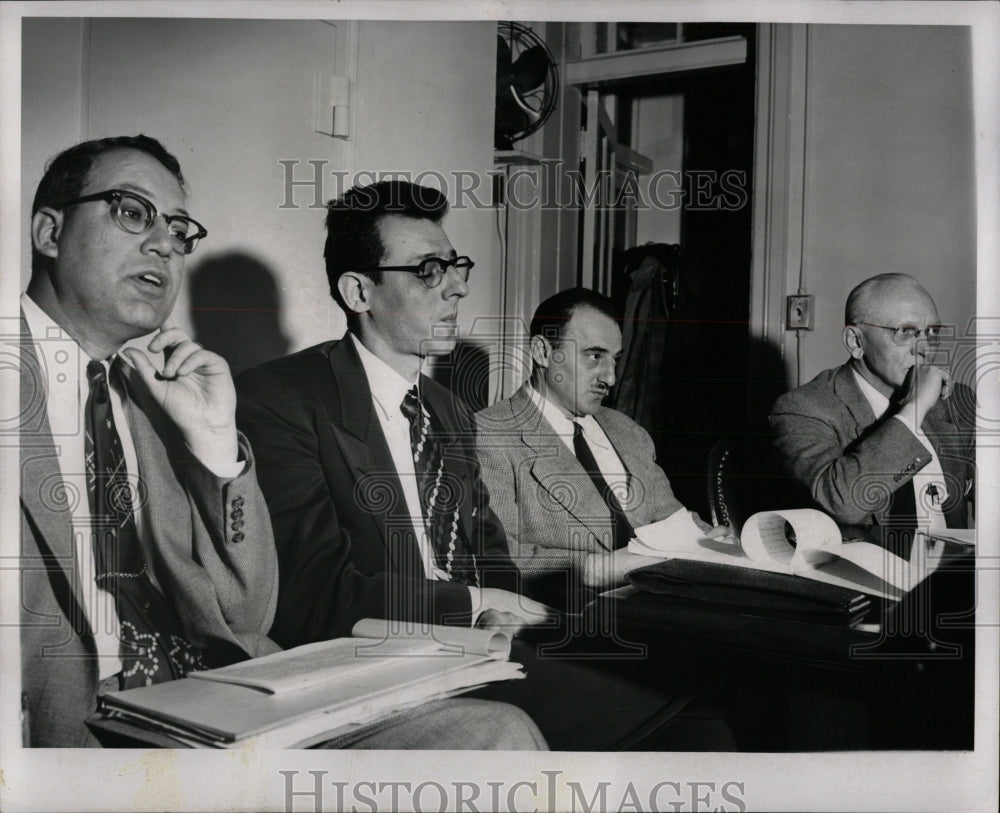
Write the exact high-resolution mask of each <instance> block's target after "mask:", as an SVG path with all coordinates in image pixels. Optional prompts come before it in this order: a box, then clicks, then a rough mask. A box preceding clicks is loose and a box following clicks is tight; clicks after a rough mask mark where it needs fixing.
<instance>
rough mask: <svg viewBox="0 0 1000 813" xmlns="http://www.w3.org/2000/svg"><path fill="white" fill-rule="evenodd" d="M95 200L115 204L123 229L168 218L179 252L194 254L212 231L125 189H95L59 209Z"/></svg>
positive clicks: (134, 230) (141, 228)
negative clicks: (167, 212) (159, 207)
mask: <svg viewBox="0 0 1000 813" xmlns="http://www.w3.org/2000/svg"><path fill="white" fill-rule="evenodd" d="M92 200H103V201H105V202H107V203H110V204H111V219H112V220H113V221H114V222H115V225H116V226H118V227H119V228H120V229H122V230H123V231H127V232H129V233H130V234H142V233H143V232H147V231H149V230H150V229H151V228H152V227H153V221H155V220H156V218H157V217H162V218H163V219H164V220H165V221H166V222H167V232H168V233H169V235H170V247H171V248H172V249H173V250H174V253H176V254H190V253H191V252H192V251H194V250H195V249H196V248H197V247H198V241H199V240H200V239H201V238H202V237H206V236H207V235H208V232H207V231H205V227H204V226H202V225H201V223H199V222H198V221H197V220H192V219H191V218H190V217H188V216H187V215H167V214H163V212H158V211H156V207H155V206H154V205H153V204H152V203H150V202H149V201H148V200H146V198H144V197H143V196H142V195H139V194H137V193H135V192H129V191H127V190H125V189H108V190H106V191H104V192H94V193H93V194H92V195H84V196H83V197H79V198H75V199H74V200H67V201H65V202H63V203H60V204H58V205H56V206H55V207H54V208H56V209H65V208H66V207H67V206H75V205H76V204H78V203H88V202H90V201H92Z"/></svg>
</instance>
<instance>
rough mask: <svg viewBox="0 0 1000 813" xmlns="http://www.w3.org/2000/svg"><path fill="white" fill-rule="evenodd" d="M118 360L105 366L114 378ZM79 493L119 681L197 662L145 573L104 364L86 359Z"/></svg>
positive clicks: (134, 496) (157, 676) (159, 676)
mask: <svg viewBox="0 0 1000 813" xmlns="http://www.w3.org/2000/svg"><path fill="white" fill-rule="evenodd" d="M118 364H120V361H119V360H117V359H116V360H115V362H114V364H113V365H112V367H111V373H112V375H113V376H116V378H118V379H119V380H120V371H119V370H118V366H117V365H118ZM87 381H88V383H89V385H90V394H89V396H88V398H87V405H86V411H85V415H86V434H85V440H84V444H85V456H86V465H87V497H88V499H89V502H90V515H91V525H92V532H93V546H94V565H95V572H96V575H95V577H94V581H95V582H96V583H97V586H98V587H100V588H101V589H104V590H107V591H108V592H109V593H111V594H112V595H113V596H114V599H115V610H116V612H117V613H118V621H119V625H120V630H119V642H120V655H121V659H122V676H121V679H120V681H119V683H120V687H121V688H122V689H129V688H133V687H135V686H145V685H149V684H151V683H160V682H162V681H166V680H173V679H174V678H178V677H183V676H184V675H185V673H187V672H191V671H195V670H197V669H204V668H205V664H204V662H203V660H202V652H201V650H199V649H198V648H196V647H194V646H192V645H191V644H190V643H188V641H187V640H185V638H184V637H183V633H182V632H181V624H180V619H179V618H178V617H177V614H176V613H175V612H174V611H173V609H172V608H171V606H170V604H169V603H168V602H167V600H166V599H165V598H164V596H163V594H162V593H161V592H160V591H159V590H157V589H156V587H155V586H154V585H153V583H152V581H150V579H149V574H148V572H147V567H146V562H145V560H144V558H143V555H142V549H141V548H140V547H139V534H138V531H137V529H136V525H135V514H134V513H133V506H134V505H135V503H136V500H142V499H143V497H144V494H143V492H144V489H143V487H142V483H141V482H140V481H138V480H133V481H131V482H130V480H129V476H128V471H127V469H126V467H125V455H124V452H123V451H122V443H121V437H120V436H119V435H118V430H117V429H116V428H115V420H114V415H113V414H112V411H111V399H110V395H109V392H108V376H107V373H106V370H105V368H104V365H103V364H102V363H101V362H99V361H91V362H90V363H89V364H88V365H87Z"/></svg>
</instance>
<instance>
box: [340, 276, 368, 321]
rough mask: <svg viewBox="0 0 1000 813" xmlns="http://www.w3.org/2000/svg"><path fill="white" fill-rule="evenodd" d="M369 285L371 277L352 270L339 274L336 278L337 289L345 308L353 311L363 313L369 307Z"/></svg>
mask: <svg viewBox="0 0 1000 813" xmlns="http://www.w3.org/2000/svg"><path fill="white" fill-rule="evenodd" d="M371 285H372V281H371V279H369V278H368V277H366V276H365V275H364V274H355V273H354V272H353V271H348V272H347V273H346V274H341V275H340V279H338V280H337V290H338V291H340V296H341V297H342V298H343V300H344V304H345V305H347V309H348V310H349V311H351V312H353V313H364V312H365V311H367V310H368V309H369V308H370V307H371V296H370V289H371Z"/></svg>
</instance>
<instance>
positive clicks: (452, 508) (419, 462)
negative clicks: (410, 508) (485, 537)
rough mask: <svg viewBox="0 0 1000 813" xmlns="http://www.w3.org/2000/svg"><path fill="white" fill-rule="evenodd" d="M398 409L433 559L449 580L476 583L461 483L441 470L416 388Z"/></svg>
mask: <svg viewBox="0 0 1000 813" xmlns="http://www.w3.org/2000/svg"><path fill="white" fill-rule="evenodd" d="M399 408H400V411H401V412H402V413H403V415H405V416H406V419H407V420H408V421H409V423H410V447H411V448H412V449H413V470H414V473H415V474H416V476H417V491H418V492H419V493H420V508H421V510H422V511H423V514H424V525H425V527H426V528H427V534H428V537H429V538H430V541H431V547H432V548H433V549H434V561H435V562H436V563H437V566H438V568H439V569H441V570H443V571H444V572H445V573H447V574H448V576H449V578H450V579H451V580H452V581H457V582H462V583H463V584H472V585H476V584H478V583H479V576H478V574H477V572H476V557H475V555H474V554H473V553H472V548H471V546H470V545H469V539H468V537H467V536H466V534H465V529H464V528H463V527H462V521H461V518H460V517H459V514H458V493H459V489H460V488H461V487H462V484H460V483H455V482H453V480H452V479H450V478H449V477H448V476H447V473H446V472H445V462H444V455H442V453H441V445H440V444H439V443H438V442H437V439H436V438H435V437H434V435H433V434H432V432H431V419H430V414H429V413H428V412H427V410H426V409H425V408H424V405H423V404H422V403H421V402H420V398H419V396H418V395H417V388H416V387H413V388H412V389H410V390H409V391H408V392H407V393H406V397H405V398H404V399H403V403H402V404H400V406H399Z"/></svg>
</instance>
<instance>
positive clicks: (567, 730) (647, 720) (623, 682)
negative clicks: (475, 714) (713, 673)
mask: <svg viewBox="0 0 1000 813" xmlns="http://www.w3.org/2000/svg"><path fill="white" fill-rule="evenodd" d="M553 641H557V642H560V643H559V644H558V645H556V646H552V643H553ZM565 643H566V641H565V639H564V638H563V636H562V633H561V632H558V631H548V632H546V633H542V634H539V633H537V632H532V633H531V634H530V636H529V637H528V638H526V639H518V640H515V641H514V645H513V649H512V651H511V660H512V661H516V662H518V663H521V664H522V665H523V666H524V670H525V673H526V674H527V677H526V678H524V679H523V680H509V681H505V682H502V683H493V684H490V685H489V686H486V687H484V688H482V689H479V690H477V691H476V692H473V693H472V694H471V696H472V697H480V698H484V699H488V700H500V701H503V702H506V703H511V704H513V705H515V706H518V707H520V708H521V709H523V710H524V711H526V712H527V713H528V715H529V716H530V717H531V718H532V719H533V720H534V721H535V724H536V725H537V726H538V727H539V729H540V730H541V732H542V734H543V735H544V736H545V739H546V740H547V741H548V744H549V748H551V749H552V750H553V751H620V750H638V751H735V750H736V744H735V740H734V738H733V734H732V731H731V730H730V728H729V725H728V724H727V723H726V721H725V720H724V719H723V717H722V715H721V713H720V712H718V711H717V710H716V709H714V708H713V707H712V706H711V705H709V704H708V703H705V702H703V701H702V700H701V699H699V698H696V697H694V696H693V695H691V694H688V693H684V692H683V691H678V690H676V689H671V688H669V685H670V684H674V685H676V684H677V681H674V680H671V679H669V678H667V677H666V676H664V675H662V673H661V674H650V673H649V669H648V668H647V664H646V662H645V661H644V660H643V659H641V658H635V657H629V656H628V655H629V653H623V652H621V651H618V650H616V648H614V647H603V648H600V647H599V648H597V649H595V648H594V647H586V646H579V645H577V646H572V645H563V644H565ZM546 644H548V647H546Z"/></svg>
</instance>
